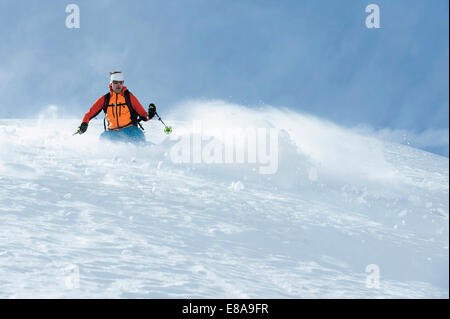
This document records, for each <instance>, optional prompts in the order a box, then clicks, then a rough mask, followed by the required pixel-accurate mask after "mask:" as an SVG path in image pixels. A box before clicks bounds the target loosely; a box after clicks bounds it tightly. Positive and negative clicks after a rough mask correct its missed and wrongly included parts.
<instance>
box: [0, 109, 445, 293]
mask: <svg viewBox="0 0 450 319" xmlns="http://www.w3.org/2000/svg"><path fill="white" fill-rule="evenodd" d="M56 112H57V109H56V108H55V107H53V108H50V109H49V110H47V113H46V114H44V115H45V116H42V117H40V118H38V119H37V120H10V119H3V120H0V152H1V156H0V185H1V186H0V297H2V298H36V297H38V298H70V297H75V298H79V297H81V298H94V297H95V298H138V297H139V298H448V297H449V278H448V273H449V251H448V247H449V245H448V239H449V233H448V230H449V217H448V216H449V199H448V191H449V174H448V168H449V160H448V158H444V157H440V156H437V155H434V154H431V153H427V152H424V151H420V150H417V149H413V148H410V147H407V146H404V145H397V144H390V143H387V142H383V141H380V140H376V139H373V138H370V137H367V136H361V135H358V134H357V133H355V132H353V131H351V130H348V129H345V128H342V127H339V126H337V125H335V124H333V123H329V122H326V121H323V120H320V119H317V118H314V117H310V116H307V115H303V114H298V113H294V112H292V111H288V110H280V109H275V108H269V107H268V108H264V109H258V110H255V109H250V108H246V107H243V106H239V105H231V104H227V103H225V102H221V101H192V102H189V103H184V104H182V105H179V107H178V109H177V111H174V112H173V113H172V114H167V115H166V114H164V110H160V115H162V116H163V119H164V120H165V122H166V123H167V124H170V125H172V126H173V128H174V134H173V135H172V137H171V138H167V137H166V136H165V135H164V133H163V126H162V125H161V123H158V122H157V121H151V122H148V123H145V124H144V126H145V127H146V131H145V132H146V136H147V139H148V140H151V141H152V142H153V143H155V145H153V146H147V147H145V148H142V147H141V148H139V147H136V146H133V145H127V144H118V145H113V144H109V143H100V142H99V141H98V135H99V134H100V133H101V131H102V130H103V123H102V121H101V120H93V121H91V123H90V126H89V129H88V131H87V133H86V134H84V135H81V136H79V135H76V136H72V133H73V132H74V131H75V129H76V127H77V126H78V125H79V120H80V119H58V116H57V113H56ZM80 118H81V116H80ZM99 118H100V119H101V116H99ZM194 120H195V121H201V123H202V127H203V128H204V129H208V128H216V129H217V128H219V129H222V130H223V129H225V128H229V127H239V128H255V129H256V128H267V129H269V128H272V129H276V130H277V132H278V135H277V136H278V139H277V141H278V148H277V151H278V152H277V170H276V173H275V174H261V172H260V168H261V165H262V164H260V163H259V162H257V163H249V164H240V163H234V164H230V163H226V164H216V163H212V164H207V163H204V162H201V163H192V164H190V163H184V164H180V163H175V162H174V161H173V156H174V153H173V148H174V145H178V144H176V143H178V142H179V141H180V140H182V139H183V137H184V138H186V137H190V136H191V135H192V134H195V124H193V122H192V121H194ZM221 138H222V139H221ZM211 140H212V139H209V140H206V141H203V142H204V143H207V142H210V141H211ZM213 141H215V142H217V143H218V144H216V145H225V144H226V141H224V140H223V136H222V137H220V134H217V135H216V139H214V140H213ZM221 143H225V144H221ZM191 156H193V155H192V154H191ZM374 269H375V270H374ZM377 274H378V275H379V276H378V277H377V276H376V275H377ZM374 276H375V277H374ZM373 278H379V281H376V279H375V281H373ZM374 282H375V283H377V282H379V285H376V284H373V283H374Z"/></svg>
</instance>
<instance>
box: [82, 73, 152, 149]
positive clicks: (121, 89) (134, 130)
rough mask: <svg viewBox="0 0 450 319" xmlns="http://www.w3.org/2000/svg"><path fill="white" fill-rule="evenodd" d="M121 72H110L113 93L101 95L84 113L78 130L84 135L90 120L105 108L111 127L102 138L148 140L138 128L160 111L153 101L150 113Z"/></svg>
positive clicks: (111, 91) (133, 140)
mask: <svg viewBox="0 0 450 319" xmlns="http://www.w3.org/2000/svg"><path fill="white" fill-rule="evenodd" d="M123 83H124V76H123V73H122V72H121V71H114V72H110V84H109V90H110V91H109V93H107V94H106V95H104V96H102V97H100V98H99V99H98V100H97V101H96V102H95V103H94V105H92V107H91V109H90V110H89V111H88V112H87V113H86V114H85V115H84V117H83V121H82V123H81V125H80V126H79V127H78V131H77V132H78V133H79V134H83V133H84V132H86V130H87V128H88V124H89V121H90V120H91V119H92V118H93V117H95V116H97V115H98V114H99V113H100V112H101V111H102V110H103V112H104V113H105V117H106V120H107V122H108V129H106V125H105V131H104V132H103V133H102V134H101V135H100V138H101V139H108V140H111V141H130V142H137V143H139V142H145V136H144V133H142V131H141V130H140V129H139V128H138V127H137V125H138V121H148V120H150V119H152V118H153V116H154V115H155V113H156V107H155V105H154V104H150V106H149V110H148V113H147V112H146V111H145V109H144V108H143V107H142V105H141V103H139V101H138V99H137V98H136V97H135V96H134V95H133V94H131V92H130V91H128V89H127V87H126V86H124V85H123Z"/></svg>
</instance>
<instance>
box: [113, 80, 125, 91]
mask: <svg viewBox="0 0 450 319" xmlns="http://www.w3.org/2000/svg"><path fill="white" fill-rule="evenodd" d="M122 88H123V81H113V82H112V89H113V91H114V92H116V93H120V92H122Z"/></svg>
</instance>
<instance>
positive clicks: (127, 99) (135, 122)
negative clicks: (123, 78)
mask: <svg viewBox="0 0 450 319" xmlns="http://www.w3.org/2000/svg"><path fill="white" fill-rule="evenodd" d="M130 94H131V92H130V91H128V89H127V90H126V91H125V92H123V96H124V97H125V102H126V103H127V105H128V108H129V109H130V115H131V121H132V122H133V125H139V127H140V128H141V129H142V130H144V128H143V127H142V125H141V124H140V123H139V122H138V119H137V116H138V114H137V112H136V111H135V109H134V108H133V105H132V104H131V98H130Z"/></svg>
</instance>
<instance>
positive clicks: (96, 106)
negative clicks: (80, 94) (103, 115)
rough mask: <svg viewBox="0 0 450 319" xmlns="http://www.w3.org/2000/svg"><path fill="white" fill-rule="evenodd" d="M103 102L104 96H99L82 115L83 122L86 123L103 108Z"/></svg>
mask: <svg viewBox="0 0 450 319" xmlns="http://www.w3.org/2000/svg"><path fill="white" fill-rule="evenodd" d="M104 102H105V96H102V97H101V98H99V99H98V100H97V101H96V102H95V103H94V104H93V105H92V106H91V108H90V109H89V111H88V112H87V113H86V114H85V115H84V117H83V121H82V122H83V123H86V124H88V123H89V121H90V120H91V119H92V118H93V117H96V116H97V115H98V113H100V112H101V110H102V109H103V103H104Z"/></svg>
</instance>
